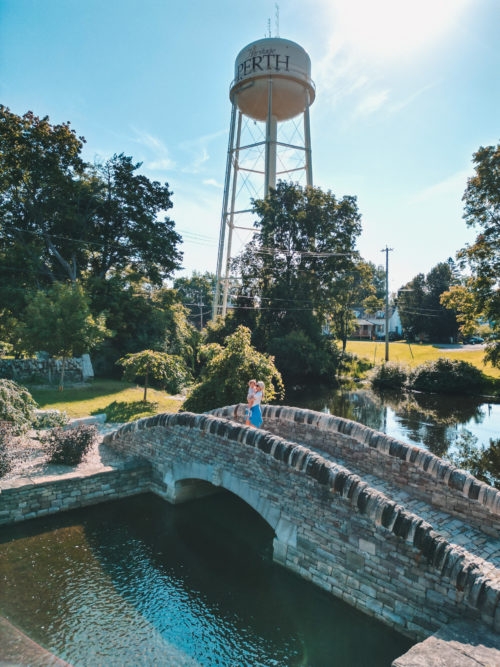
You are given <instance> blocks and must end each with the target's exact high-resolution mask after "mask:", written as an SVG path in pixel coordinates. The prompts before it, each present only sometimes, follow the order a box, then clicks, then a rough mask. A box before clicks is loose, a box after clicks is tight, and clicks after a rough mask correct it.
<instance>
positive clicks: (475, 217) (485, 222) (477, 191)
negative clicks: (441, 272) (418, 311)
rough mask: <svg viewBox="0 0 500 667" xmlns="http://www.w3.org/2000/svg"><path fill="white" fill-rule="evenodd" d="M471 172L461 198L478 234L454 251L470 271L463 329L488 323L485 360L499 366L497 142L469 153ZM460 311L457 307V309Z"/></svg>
mask: <svg viewBox="0 0 500 667" xmlns="http://www.w3.org/2000/svg"><path fill="white" fill-rule="evenodd" d="M473 163H474V168H475V172H476V173H475V175H474V176H473V177H472V178H469V180H468V182H467V189H466V190H465V193H464V196H463V200H464V202H465V207H464V218H465V221H466V223H467V226H468V227H475V228H476V229H477V230H478V232H479V233H478V235H477V237H476V239H475V240H474V243H472V244H471V245H468V246H466V247H465V248H464V249H463V250H461V251H460V252H459V253H458V257H459V260H460V261H462V262H463V263H465V262H466V263H467V264H468V266H469V269H470V271H471V273H472V276H471V278H470V279H469V280H468V282H467V291H468V292H469V297H468V299H467V298H466V301H472V303H473V308H469V307H467V304H466V307H465V308H464V311H463V312H464V315H465V319H464V320H462V321H463V323H464V325H465V328H467V325H468V324H470V322H471V321H472V322H473V323H475V324H477V318H479V317H482V318H483V319H484V320H486V321H488V322H490V324H491V326H492V329H493V331H494V334H495V339H494V340H493V341H491V342H490V343H488V345H487V347H486V357H485V358H486V360H488V361H489V362H490V363H492V364H493V365H494V366H497V367H500V342H499V341H500V289H499V284H498V276H499V275H500V144H497V145H496V146H486V147H483V146H481V147H480V148H479V150H478V151H477V152H476V153H474V155H473ZM458 310H459V311H460V310H461V309H460V308H459V309H458Z"/></svg>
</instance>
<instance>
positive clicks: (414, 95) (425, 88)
mask: <svg viewBox="0 0 500 667" xmlns="http://www.w3.org/2000/svg"><path fill="white" fill-rule="evenodd" d="M437 84H438V82H437V81H435V82H433V83H428V84H427V85H426V86H422V87H421V88H419V89H418V90H416V91H415V92H414V93H412V94H411V95H408V97H406V98H405V99H404V100H401V101H399V102H396V103H395V104H391V106H390V107H389V111H391V112H393V113H397V112H398V111H401V110H402V109H404V108H405V107H407V106H409V105H410V104H411V103H412V102H414V101H415V100H416V99H417V97H420V95H423V94H424V93H426V92H427V91H428V90H430V89H431V88H434V87H435V86H437Z"/></svg>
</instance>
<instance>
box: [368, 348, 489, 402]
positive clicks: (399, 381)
mask: <svg viewBox="0 0 500 667" xmlns="http://www.w3.org/2000/svg"><path fill="white" fill-rule="evenodd" d="M369 379H370V383H371V385H372V386H373V387H374V388H377V389H412V390H414V391H424V392H436V393H442V394H479V393H480V392H481V390H482V389H484V387H485V377H484V375H483V373H482V372H481V371H480V370H479V369H478V368H476V367H475V366H474V365H473V364H470V363H468V362H467V361H460V360H457V359H448V358H447V357H441V358H439V359H436V360H435V361H426V362H425V363H423V364H420V365H419V366H416V367H415V368H413V369H410V368H408V367H406V366H402V365H401V364H397V363H395V362H387V363H383V364H380V366H376V367H375V368H374V369H373V370H372V372H371V373H370V378H369Z"/></svg>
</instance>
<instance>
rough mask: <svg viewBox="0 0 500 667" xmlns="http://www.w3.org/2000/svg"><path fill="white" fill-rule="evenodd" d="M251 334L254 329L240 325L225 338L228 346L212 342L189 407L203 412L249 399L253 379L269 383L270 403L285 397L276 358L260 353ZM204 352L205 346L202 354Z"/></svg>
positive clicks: (267, 384)
mask: <svg viewBox="0 0 500 667" xmlns="http://www.w3.org/2000/svg"><path fill="white" fill-rule="evenodd" d="M250 336H251V333H250V329H248V328H247V327H244V326H239V327H238V328H237V329H236V331H235V332H234V333H233V334H232V335H230V336H228V337H227V338H226V339H225V341H224V347H222V346H220V345H217V346H216V347H215V346H214V345H213V344H211V346H210V348H209V355H208V357H209V361H208V362H207V363H206V365H205V367H204V368H203V370H202V373H201V382H200V383H199V384H198V385H196V386H195V387H194V388H193V390H192V392H191V394H190V395H189V397H188V398H187V399H186V400H185V401H184V404H183V408H184V409H185V410H190V411H193V412H203V411H205V410H211V409H213V408H217V407H220V406H222V405H231V404H232V403H240V402H242V401H245V400H246V396H247V392H248V384H247V383H248V380H249V379H250V378H256V379H257V380H262V381H263V382H264V383H265V385H266V392H265V397H264V398H265V401H266V402H271V401H272V400H273V399H275V398H277V397H279V398H281V397H282V396H283V393H284V391H283V381H282V379H281V375H280V374H279V372H278V370H277V368H276V366H275V365H274V359H273V357H270V356H269V355H267V354H262V353H260V352H258V351H257V350H256V349H255V348H254V347H253V346H252V345H251V342H250ZM204 352H205V350H204V348H203V347H202V349H201V354H203V353H204Z"/></svg>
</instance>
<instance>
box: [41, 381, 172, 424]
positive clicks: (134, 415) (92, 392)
mask: <svg viewBox="0 0 500 667" xmlns="http://www.w3.org/2000/svg"><path fill="white" fill-rule="evenodd" d="M31 393H32V395H33V398H34V399H35V401H36V402H37V403H38V405H39V406H40V408H43V409H49V408H50V409H54V410H64V411H66V413H67V414H68V416H70V417H86V416H88V415H95V414H99V413H103V412H105V413H106V415H107V421H109V422H126V421H132V420H134V419H139V418H140V417H149V416H151V415H154V414H156V413H157V412H177V411H178V410H179V408H180V407H181V405H182V401H178V400H176V399H174V398H171V397H170V396H168V394H166V393H165V392H164V391H157V390H156V389H148V402H147V403H146V404H145V403H143V402H142V397H143V395H144V390H143V389H142V388H141V387H138V386H136V385H133V384H130V383H128V382H122V381H120V380H101V379H99V380H95V381H94V382H92V383H91V384H89V385H88V387H75V388H68V389H65V390H64V391H62V392H60V391H57V389H40V390H36V389H34V390H32V391H31Z"/></svg>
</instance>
